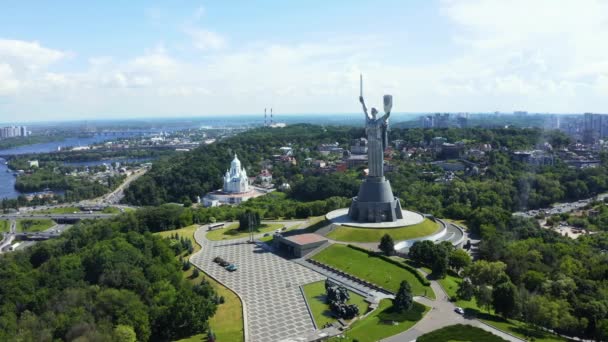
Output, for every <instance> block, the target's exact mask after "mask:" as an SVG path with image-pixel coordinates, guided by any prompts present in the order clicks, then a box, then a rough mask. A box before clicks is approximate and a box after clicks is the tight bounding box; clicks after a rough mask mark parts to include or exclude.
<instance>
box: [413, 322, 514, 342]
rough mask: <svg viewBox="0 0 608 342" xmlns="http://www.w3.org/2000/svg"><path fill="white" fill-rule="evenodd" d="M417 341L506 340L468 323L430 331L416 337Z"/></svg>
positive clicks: (474, 341) (478, 341) (485, 341)
mask: <svg viewBox="0 0 608 342" xmlns="http://www.w3.org/2000/svg"><path fill="white" fill-rule="evenodd" d="M416 341H417V342H436V341H462V342H465V341H466V342H506V340H505V339H503V338H500V337H498V336H496V335H494V334H492V333H490V332H487V331H485V330H483V329H479V328H475V327H472V326H470V325H463V324H456V325H450V326H448V327H445V328H441V329H439V330H435V331H431V332H430V333H427V334H424V335H422V336H420V337H418V338H417V339H416Z"/></svg>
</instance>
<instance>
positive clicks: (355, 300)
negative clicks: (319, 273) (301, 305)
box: [302, 281, 369, 329]
mask: <svg viewBox="0 0 608 342" xmlns="http://www.w3.org/2000/svg"><path fill="white" fill-rule="evenodd" d="M302 288H303V289H304V294H305V295H306V300H307V301H308V305H309V306H310V311H312V315H313V317H314V318H315V322H316V323H317V328H319V329H320V328H322V327H323V326H324V325H325V324H326V323H333V322H335V321H337V319H336V318H334V317H333V316H332V314H331V310H330V309H329V305H328V304H326V303H325V297H326V296H325V293H326V292H325V282H324V281H317V282H315V283H310V284H306V285H304V286H303V287H302ZM349 294H350V299H349V300H348V304H356V305H357V306H358V307H359V315H363V314H365V313H366V312H367V308H368V307H369V304H368V303H367V302H365V300H364V298H363V296H360V295H358V294H356V293H354V292H351V291H349Z"/></svg>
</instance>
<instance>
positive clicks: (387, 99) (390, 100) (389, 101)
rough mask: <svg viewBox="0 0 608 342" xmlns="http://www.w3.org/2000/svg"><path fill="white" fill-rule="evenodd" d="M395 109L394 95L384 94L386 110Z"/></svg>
mask: <svg viewBox="0 0 608 342" xmlns="http://www.w3.org/2000/svg"><path fill="white" fill-rule="evenodd" d="M391 109H393V95H384V112H385V113H390V112H391Z"/></svg>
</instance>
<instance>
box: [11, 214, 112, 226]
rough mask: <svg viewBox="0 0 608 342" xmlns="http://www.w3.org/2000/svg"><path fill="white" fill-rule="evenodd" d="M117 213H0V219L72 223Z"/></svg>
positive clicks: (109, 216)
mask: <svg viewBox="0 0 608 342" xmlns="http://www.w3.org/2000/svg"><path fill="white" fill-rule="evenodd" d="M116 215H117V214H106V213H95V212H94V213H91V214H89V213H77V214H36V213H11V214H1V215H0V219H5V220H19V219H51V220H53V221H55V222H57V223H74V222H78V221H80V220H86V219H107V218H112V217H114V216H116Z"/></svg>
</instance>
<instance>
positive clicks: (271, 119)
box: [270, 107, 272, 126]
mask: <svg viewBox="0 0 608 342" xmlns="http://www.w3.org/2000/svg"><path fill="white" fill-rule="evenodd" d="M270 125H271V126H272V107H271V108H270Z"/></svg>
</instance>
